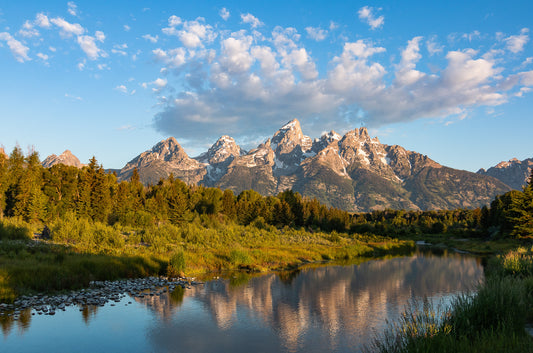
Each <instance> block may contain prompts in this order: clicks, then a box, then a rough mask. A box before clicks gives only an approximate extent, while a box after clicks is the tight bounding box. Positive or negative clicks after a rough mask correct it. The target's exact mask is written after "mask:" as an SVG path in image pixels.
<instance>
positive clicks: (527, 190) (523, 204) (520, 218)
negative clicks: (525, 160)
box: [511, 169, 533, 237]
mask: <svg viewBox="0 0 533 353" xmlns="http://www.w3.org/2000/svg"><path fill="white" fill-rule="evenodd" d="M511 211H512V213H513V214H514V217H513V219H512V221H513V223H514V227H513V231H512V233H511V235H513V236H521V237H533V169H532V170H531V176H530V177H529V179H528V183H527V185H526V186H525V187H524V189H523V191H522V194H521V195H520V197H517V198H515V199H513V203H512V209H511Z"/></svg>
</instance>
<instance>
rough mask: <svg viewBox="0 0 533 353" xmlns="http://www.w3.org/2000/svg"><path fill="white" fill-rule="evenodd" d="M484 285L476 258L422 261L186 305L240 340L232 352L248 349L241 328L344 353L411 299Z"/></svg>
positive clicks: (204, 294) (262, 285)
mask: <svg viewBox="0 0 533 353" xmlns="http://www.w3.org/2000/svg"><path fill="white" fill-rule="evenodd" d="M482 278H483V268H482V266H481V260H480V259H479V258H473V257H466V256H463V255H459V254H453V253H452V254H448V253H445V254H443V256H435V255H432V254H428V253H425V254H422V253H417V254H416V255H415V256H411V257H403V258H395V259H389V260H374V261H368V262H365V263H363V264H360V265H358V266H345V267H337V266H329V267H319V268H312V269H304V270H302V271H299V272H294V273H280V274H269V275H265V276H261V277H255V278H251V279H250V280H249V281H248V282H246V283H243V284H242V285H240V286H235V285H234V282H232V281H225V280H224V281H223V280H218V281H212V282H208V283H206V285H205V286H203V287H196V288H192V289H191V290H188V291H186V292H185V297H186V299H185V300H187V299H191V300H192V301H194V303H195V305H197V306H198V305H199V306H200V308H201V309H202V310H201V311H202V314H203V315H205V316H207V317H208V319H209V320H210V322H212V323H214V324H215V325H216V327H217V328H218V330H220V331H226V332H230V331H231V333H232V334H234V333H236V334H237V337H235V344H234V345H231V346H229V347H228V348H231V350H232V351H246V350H247V349H248V348H249V345H240V344H239V343H238V342H240V341H242V339H241V337H239V336H238V335H239V332H241V334H242V333H245V332H246V330H243V328H242V327H240V326H241V325H242V324H243V320H244V321H245V322H246V324H247V325H250V327H252V326H262V327H264V328H265V329H268V330H273V331H274V332H275V333H276V335H277V337H276V338H277V339H279V343H280V346H278V348H277V349H276V350H286V351H290V352H293V351H318V350H320V349H321V350H327V351H328V350H340V351H343V350H352V349H357V347H360V346H361V344H362V343H367V342H368V340H369V338H370V337H372V336H373V334H374V332H375V331H376V330H377V331H380V330H381V329H382V328H383V327H384V323H385V320H386V319H394V318H395V317H397V316H398V315H399V314H400V313H401V312H402V311H403V310H404V305H405V304H406V303H407V302H408V300H409V299H410V298H412V297H419V298H422V297H424V296H428V297H430V299H435V300H437V299H441V298H444V297H446V296H449V295H453V294H455V293H459V292H464V291H468V290H472V289H473V288H474V287H475V285H476V284H477V283H479V281H480V280H481V279H482ZM241 281H242V280H241ZM258 322H259V323H258ZM181 326H182V325H181V322H180V321H179V315H178V317H177V318H176V320H175V321H174V322H173V323H171V327H172V328H173V329H172V330H168V328H169V327H161V326H160V325H157V326H156V327H154V328H153V329H152V330H151V333H152V334H153V337H152V338H153V339H152V340H151V341H152V343H153V344H154V345H155V346H157V347H158V350H161V351H165V350H166V351H172V349H171V348H170V347H173V346H174V345H173V344H172V343H173V342H174V343H175V341H176V340H178V341H179V340H180V339H181V336H180V335H179V334H177V335H176V334H175V333H174V334H173V335H172V336H169V337H166V336H165V335H162V334H161V333H162V332H165V331H166V330H168V331H169V332H178V331H180V330H181V329H183V328H182V327H181ZM250 327H248V328H250ZM318 338H320V339H318ZM241 343H243V342H241ZM243 347H246V348H243ZM212 348H214V347H210V348H206V351H210V349H212ZM215 350H216V349H215ZM199 351H201V350H199Z"/></svg>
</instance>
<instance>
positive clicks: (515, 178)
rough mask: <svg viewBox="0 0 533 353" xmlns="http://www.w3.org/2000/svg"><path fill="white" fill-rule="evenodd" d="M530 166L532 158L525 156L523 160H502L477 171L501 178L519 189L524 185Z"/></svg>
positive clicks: (531, 165)
mask: <svg viewBox="0 0 533 353" xmlns="http://www.w3.org/2000/svg"><path fill="white" fill-rule="evenodd" d="M532 168H533V158H527V159H524V160H523V161H521V160H519V159H517V158H513V159H510V160H508V161H502V162H500V163H498V164H496V165H495V166H494V167H491V168H489V169H487V170H485V169H483V168H482V169H480V170H478V171H477V173H478V174H481V175H489V176H491V177H494V178H496V179H498V180H501V181H502V182H504V183H505V184H507V185H509V186H510V187H512V188H513V189H516V190H521V189H522V186H524V185H526V183H527V180H528V178H529V176H530V175H531V169H532Z"/></svg>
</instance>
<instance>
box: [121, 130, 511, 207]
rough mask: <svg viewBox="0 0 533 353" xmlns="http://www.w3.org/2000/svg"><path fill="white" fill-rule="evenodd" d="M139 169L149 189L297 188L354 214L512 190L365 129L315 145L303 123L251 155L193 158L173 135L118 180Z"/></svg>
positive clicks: (217, 151)
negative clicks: (170, 183)
mask: <svg viewBox="0 0 533 353" xmlns="http://www.w3.org/2000/svg"><path fill="white" fill-rule="evenodd" d="M134 168H137V170H138V172H139V175H140V178H141V181H142V182H143V183H145V184H155V183H157V182H158V181H159V179H160V178H166V177H168V175H170V174H171V173H172V174H173V175H174V177H177V178H179V179H181V180H183V181H184V182H186V183H188V184H194V185H198V184H201V185H205V186H215V187H220V188H222V189H230V190H232V191H233V192H234V193H236V194H239V193H240V192H242V191H244V190H249V189H253V190H255V191H257V192H259V193H260V194H262V195H265V196H266V195H277V194H278V193H280V192H282V191H284V190H288V189H291V190H294V191H298V192H300V193H301V194H302V195H304V196H307V197H309V198H316V199H318V200H319V201H320V202H322V203H324V204H326V205H328V206H334V207H337V208H341V209H344V210H347V211H352V212H365V211H372V210H381V209H386V208H393V209H409V210H430V209H455V208H475V207H480V206H483V205H486V204H488V203H490V202H491V200H492V199H493V198H494V197H495V196H496V195H500V194H502V193H504V192H506V191H508V190H510V188H509V187H508V186H507V185H505V184H504V183H503V182H501V181H500V180H497V179H495V178H492V177H490V176H486V175H482V174H481V173H477V174H476V173H470V172H467V171H464V170H457V169H453V168H448V167H445V166H442V165H440V164H439V163H437V162H435V161H433V160H432V159H431V158H429V157H428V156H425V155H422V154H420V153H417V152H413V151H408V150H406V149H405V148H403V147H401V146H397V145H393V146H389V145H385V144H382V143H381V142H380V141H379V139H378V138H377V137H371V136H370V135H369V133H368V130H367V129H366V128H364V127H362V128H359V129H355V130H352V131H348V132H347V133H345V134H344V135H343V136H341V135H339V134H337V133H336V132H335V131H331V132H329V133H325V134H323V135H322V136H321V137H320V138H316V139H314V140H312V139H311V138H310V137H309V136H306V135H304V134H303V132H302V128H301V126H300V122H299V121H298V120H296V119H295V120H292V121H289V122H288V123H287V124H285V125H284V126H283V127H281V128H280V129H279V130H278V131H276V132H275V133H274V135H273V136H272V137H271V138H269V139H267V140H266V141H265V142H264V143H262V144H260V145H259V146H258V147H257V148H254V149H252V150H250V151H248V152H246V151H244V150H243V149H242V148H241V147H240V146H238V145H237V143H236V142H235V140H234V139H233V138H231V137H229V136H222V137H220V138H219V139H218V140H217V141H216V142H215V143H214V144H213V146H211V148H209V150H208V151H207V152H205V153H203V154H201V155H200V156H198V157H195V158H190V157H189V156H188V155H187V154H186V153H185V151H184V150H183V148H181V146H180V145H179V144H178V142H177V141H176V140H175V139H174V138H173V137H171V138H169V139H167V140H164V141H161V142H160V143H158V144H157V145H155V146H154V147H153V148H152V149H151V150H149V151H146V152H143V153H141V154H140V155H139V156H137V157H136V158H134V159H133V160H132V161H130V162H129V163H128V164H127V165H126V166H125V167H124V168H123V169H122V170H121V171H120V173H119V174H118V178H119V180H127V179H128V178H130V177H131V174H132V173H133V170H134Z"/></svg>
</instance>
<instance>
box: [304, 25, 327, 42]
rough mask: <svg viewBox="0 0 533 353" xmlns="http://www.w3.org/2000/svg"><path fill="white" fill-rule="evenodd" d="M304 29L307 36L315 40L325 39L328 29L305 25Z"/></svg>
mask: <svg viewBox="0 0 533 353" xmlns="http://www.w3.org/2000/svg"><path fill="white" fill-rule="evenodd" d="M305 31H306V32H307V35H308V36H309V38H311V39H313V40H316V41H317V42H320V41H322V40H324V39H326V36H327V35H328V31H326V30H325V29H321V28H320V27H305Z"/></svg>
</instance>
